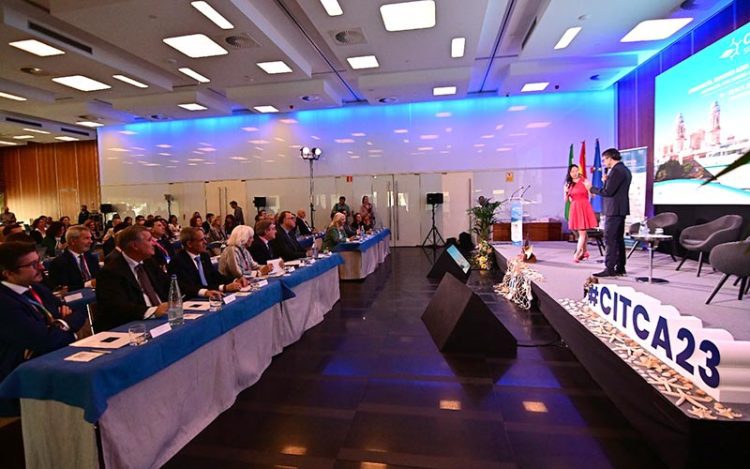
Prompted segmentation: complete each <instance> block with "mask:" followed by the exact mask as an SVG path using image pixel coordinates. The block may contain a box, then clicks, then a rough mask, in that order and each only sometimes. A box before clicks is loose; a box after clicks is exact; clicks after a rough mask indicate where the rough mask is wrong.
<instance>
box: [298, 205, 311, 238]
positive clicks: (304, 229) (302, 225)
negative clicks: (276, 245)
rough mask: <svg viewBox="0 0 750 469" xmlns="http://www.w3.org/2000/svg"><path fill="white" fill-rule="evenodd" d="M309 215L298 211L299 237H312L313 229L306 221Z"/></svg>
mask: <svg viewBox="0 0 750 469" xmlns="http://www.w3.org/2000/svg"><path fill="white" fill-rule="evenodd" d="M306 215H307V214H306V213H305V211H304V210H302V209H299V210H297V222H296V223H297V233H298V234H299V236H310V235H311V234H313V229H312V227H311V226H310V225H309V224H308V223H307V220H306V219H305V216H306Z"/></svg>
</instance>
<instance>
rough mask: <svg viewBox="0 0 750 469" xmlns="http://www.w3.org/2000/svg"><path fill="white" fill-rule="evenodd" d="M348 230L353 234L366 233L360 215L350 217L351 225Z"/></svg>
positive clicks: (357, 213)
mask: <svg viewBox="0 0 750 469" xmlns="http://www.w3.org/2000/svg"><path fill="white" fill-rule="evenodd" d="M349 229H350V230H351V231H352V232H353V233H354V234H364V232H365V231H367V230H366V229H365V222H364V221H363V217H362V213H360V212H356V213H355V214H354V215H353V216H352V223H351V224H350V225H349ZM352 236H353V235H352Z"/></svg>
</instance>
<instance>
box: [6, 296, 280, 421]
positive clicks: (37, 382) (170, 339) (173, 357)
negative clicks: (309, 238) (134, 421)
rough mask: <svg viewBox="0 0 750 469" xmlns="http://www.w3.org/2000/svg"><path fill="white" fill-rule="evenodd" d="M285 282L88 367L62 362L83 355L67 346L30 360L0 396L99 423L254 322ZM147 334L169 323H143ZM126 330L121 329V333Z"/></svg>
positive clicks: (274, 300) (277, 298) (8, 379)
mask: <svg viewBox="0 0 750 469" xmlns="http://www.w3.org/2000/svg"><path fill="white" fill-rule="evenodd" d="M285 289H288V287H286V286H285V285H283V283H282V282H271V283H269V284H268V285H267V286H266V287H263V288H262V289H261V290H259V291H257V292H254V293H253V294H251V295H249V296H247V297H243V298H238V299H237V301H235V302H233V303H231V304H229V305H226V306H224V307H223V308H222V310H221V312H219V313H205V314H203V316H202V317H200V318H198V319H195V320H189V321H186V322H185V324H184V325H183V326H181V327H178V328H176V329H174V330H172V331H170V332H168V333H166V334H164V335H162V336H160V337H157V338H156V339H153V340H151V341H150V342H148V343H146V344H144V345H142V346H140V347H129V346H126V347H123V348H120V349H117V350H113V351H112V352H111V353H110V354H108V355H104V356H101V357H99V358H96V359H94V360H93V361H90V362H87V363H79V362H68V361H65V360H64V358H65V357H67V356H69V355H72V354H74V353H76V352H79V351H82V350H89V349H87V348H82V347H65V348H62V349H60V350H57V351H54V352H51V353H48V354H46V355H43V356H41V357H38V358H35V359H33V360H30V361H28V362H26V363H24V364H22V365H21V366H19V367H18V368H16V369H15V370H14V371H13V372H12V373H11V374H10V375H9V376H7V377H6V378H5V380H3V382H2V383H0V397H4V398H26V399H41V400H55V401H59V402H63V403H65V404H68V405H71V406H75V407H80V408H82V409H84V418H85V420H86V421H88V422H91V423H95V422H96V421H98V420H99V418H100V417H101V415H102V414H103V413H104V411H105V410H106V409H107V401H108V399H109V398H110V397H112V396H114V395H116V394H117V393H119V392H120V391H122V390H124V389H127V388H128V387H130V386H132V385H134V384H136V383H138V382H140V381H143V380H144V379H146V378H148V377H150V376H152V375H154V374H156V373H158V372H159V371H160V370H162V369H164V368H166V367H168V366H169V365H171V364H172V363H174V362H176V361H178V360H180V359H181V358H182V357H184V356H186V355H188V354H190V353H192V352H193V351H195V350H197V349H198V348H199V347H201V346H202V345H204V344H206V343H208V342H210V341H211V340H213V339H215V338H217V337H218V336H220V335H221V334H224V333H225V332H227V331H229V330H230V329H232V328H234V327H236V326H238V325H239V324H241V323H243V322H245V321H248V320H250V319H252V318H253V317H255V316H257V315H259V314H260V313H262V312H263V311H265V310H266V309H268V308H270V307H272V306H273V305H275V304H276V303H279V302H281V301H282V300H283V299H284V296H285V295H284V290H285ZM145 322H146V323H147V325H148V328H149V329H152V328H154V327H156V326H158V325H160V324H163V323H164V322H166V319H156V320H148V321H145ZM127 328H128V326H127V325H125V326H122V327H118V328H116V329H115V330H116V331H119V332H125V331H127Z"/></svg>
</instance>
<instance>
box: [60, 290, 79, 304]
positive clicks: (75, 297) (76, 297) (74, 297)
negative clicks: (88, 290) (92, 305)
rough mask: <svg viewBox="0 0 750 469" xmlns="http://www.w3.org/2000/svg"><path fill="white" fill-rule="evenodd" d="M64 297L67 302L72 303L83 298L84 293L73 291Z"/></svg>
mask: <svg viewBox="0 0 750 469" xmlns="http://www.w3.org/2000/svg"><path fill="white" fill-rule="evenodd" d="M63 299H64V300H65V302H66V303H70V302H71V301H76V300H80V299H83V293H80V292H78V293H71V294H70V295H66V296H65V297H63Z"/></svg>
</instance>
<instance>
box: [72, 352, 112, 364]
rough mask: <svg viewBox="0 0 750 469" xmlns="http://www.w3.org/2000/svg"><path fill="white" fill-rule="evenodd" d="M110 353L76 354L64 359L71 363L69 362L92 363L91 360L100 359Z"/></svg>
mask: <svg viewBox="0 0 750 469" xmlns="http://www.w3.org/2000/svg"><path fill="white" fill-rule="evenodd" d="M108 353H109V352H103V351H98V352H97V351H92V352H88V351H83V352H77V353H74V354H73V355H68V356H67V357H65V358H64V360H65V361H69V362H90V361H91V360H93V359H95V358H99V357H101V356H102V355H106V354H108Z"/></svg>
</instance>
